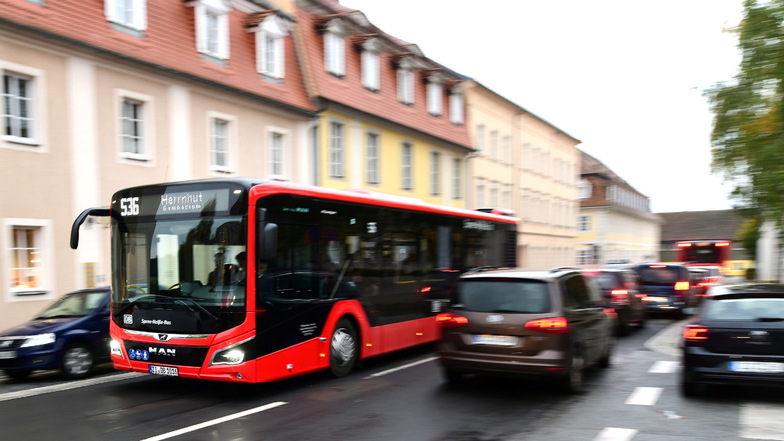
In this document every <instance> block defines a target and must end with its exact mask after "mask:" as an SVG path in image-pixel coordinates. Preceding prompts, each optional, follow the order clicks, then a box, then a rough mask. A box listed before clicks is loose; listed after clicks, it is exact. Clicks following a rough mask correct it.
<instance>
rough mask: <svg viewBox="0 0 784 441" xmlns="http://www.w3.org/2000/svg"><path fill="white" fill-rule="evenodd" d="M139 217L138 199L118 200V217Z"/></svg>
mask: <svg viewBox="0 0 784 441" xmlns="http://www.w3.org/2000/svg"><path fill="white" fill-rule="evenodd" d="M138 215H139V198H138V197H133V198H121V199H120V216H138Z"/></svg>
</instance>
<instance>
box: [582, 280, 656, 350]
mask: <svg viewBox="0 0 784 441" xmlns="http://www.w3.org/2000/svg"><path fill="white" fill-rule="evenodd" d="M583 272H584V273H585V274H587V275H588V276H591V277H592V278H593V279H594V280H596V283H598V284H599V288H600V289H601V290H602V295H603V296H604V299H605V301H607V303H608V304H609V305H610V306H612V307H613V308H614V309H615V313H616V314H618V333H619V334H621V335H626V334H628V333H629V330H630V329H631V326H632V325H636V326H638V327H640V328H642V327H643V326H645V312H646V311H645V305H644V304H643V302H642V297H643V296H642V294H640V293H639V292H638V291H637V282H636V281H635V279H636V274H635V273H634V271H631V270H629V269H624V268H592V269H587V270H585V271H583Z"/></svg>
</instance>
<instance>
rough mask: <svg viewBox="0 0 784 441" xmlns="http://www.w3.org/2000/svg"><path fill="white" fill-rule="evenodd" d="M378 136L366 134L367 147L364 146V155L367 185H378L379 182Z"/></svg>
mask: <svg viewBox="0 0 784 441" xmlns="http://www.w3.org/2000/svg"><path fill="white" fill-rule="evenodd" d="M378 148H379V147H378V134H377V133H368V134H367V145H366V153H365V158H366V161H367V183H368V184H378V183H379V182H380V181H381V178H380V177H379V168H378V166H379V162H378V161H379V157H380V156H381V155H380V152H379V150H378Z"/></svg>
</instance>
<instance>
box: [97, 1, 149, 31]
mask: <svg viewBox="0 0 784 441" xmlns="http://www.w3.org/2000/svg"><path fill="white" fill-rule="evenodd" d="M104 13H105V14H106V19H107V20H109V21H110V22H111V23H112V24H114V25H117V27H116V28H118V29H123V30H131V31H144V30H145V29H147V0H106V1H105V2H104Z"/></svg>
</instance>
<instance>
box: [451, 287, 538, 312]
mask: <svg viewBox="0 0 784 441" xmlns="http://www.w3.org/2000/svg"><path fill="white" fill-rule="evenodd" d="M456 300H457V302H456V303H455V304H453V306H454V307H456V308H464V309H467V310H469V311H477V312H507V313H510V312H511V313H515V312H516V313H527V314H539V313H544V312H548V311H550V308H551V307H550V296H549V293H548V286H547V283H545V282H540V281H536V280H521V279H491V280H488V279H482V280H480V279H473V280H463V281H461V282H460V283H459V284H458V285H457V298H456Z"/></svg>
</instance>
